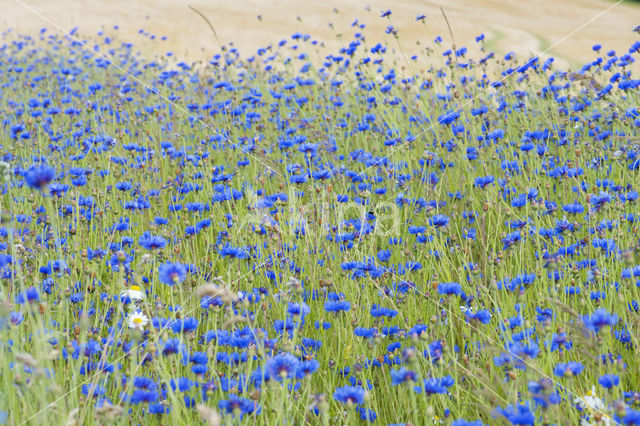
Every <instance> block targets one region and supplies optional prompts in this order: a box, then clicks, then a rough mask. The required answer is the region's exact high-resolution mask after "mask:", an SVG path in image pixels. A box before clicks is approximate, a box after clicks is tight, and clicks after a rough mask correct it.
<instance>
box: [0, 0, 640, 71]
mask: <svg viewBox="0 0 640 426" xmlns="http://www.w3.org/2000/svg"><path fill="white" fill-rule="evenodd" d="M0 4H2V15H1V17H0V25H1V27H2V29H3V30H7V29H10V28H11V29H13V30H14V31H17V32H29V33H32V34H36V33H37V31H38V30H39V29H40V28H43V27H46V28H48V29H49V30H50V31H59V30H64V31H68V30H70V29H71V28H73V27H76V26H77V27H79V32H78V34H79V35H81V36H82V37H87V36H92V35H95V34H96V33H97V32H98V31H99V30H104V32H105V34H108V35H116V34H117V37H118V38H119V39H121V40H126V41H129V42H132V43H134V45H135V46H137V47H138V48H139V50H140V51H141V52H143V54H145V55H151V56H153V55H162V54H164V53H166V52H169V51H171V52H174V53H175V54H176V55H177V56H178V57H179V58H183V59H186V60H189V61H198V60H208V59H209V58H211V56H212V54H213V53H215V52H217V51H218V50H219V48H218V46H217V43H216V42H215V40H214V38H213V36H212V33H211V31H210V30H209V28H208V27H207V24H206V23H205V22H204V21H203V20H202V18H201V17H199V16H198V15H197V14H195V13H194V12H193V11H192V10H190V9H189V7H188V5H192V6H194V7H195V8H197V9H198V10H200V11H202V13H203V14H205V15H206V16H207V17H208V18H209V19H210V21H211V22H212V23H213V25H214V27H215V30H216V32H217V34H218V37H219V39H220V40H221V41H222V42H223V43H228V42H231V41H233V42H234V44H235V45H236V46H237V47H238V48H239V50H240V51H241V52H242V53H243V54H244V55H249V54H252V53H255V51H256V49H258V48H259V47H265V46H267V45H269V44H270V43H272V44H276V43H277V42H278V41H280V40H281V39H283V38H285V37H288V36H290V35H291V34H292V33H294V32H296V31H300V32H303V33H308V34H310V35H311V36H312V37H313V38H314V39H317V40H319V41H322V42H324V44H325V46H326V48H327V49H328V50H327V51H326V53H333V52H335V49H336V48H338V47H339V46H340V45H341V44H342V43H348V42H349V41H350V40H351V37H352V36H353V33H354V32H355V31H356V30H358V31H361V32H362V33H363V34H364V35H365V36H366V38H367V41H368V42H378V41H385V40H386V42H387V43H388V45H389V47H390V48H396V49H397V48H398V45H397V43H396V42H395V41H394V40H393V38H392V36H390V35H387V34H385V33H384V30H385V28H386V26H387V25H389V23H391V24H393V25H394V27H395V28H396V29H398V31H399V35H400V37H401V43H402V46H403V49H404V50H405V51H406V52H407V53H408V54H413V53H416V51H417V50H418V49H419V48H420V47H419V46H417V45H416V41H420V43H421V45H420V46H424V45H425V44H430V43H431V42H432V40H433V38H434V37H435V36H436V35H441V36H442V37H443V38H444V39H445V43H446V44H449V43H450V41H451V36H450V34H449V30H448V29H447V26H446V23H445V20H444V18H443V16H442V13H441V12H440V9H439V8H440V7H443V8H444V10H445V12H446V15H447V17H448V19H449V21H450V24H451V27H452V30H453V36H454V38H455V40H454V41H455V42H456V45H457V46H458V47H460V46H469V47H470V48H471V47H473V45H475V41H474V39H475V37H476V36H477V35H479V34H480V33H484V34H485V36H486V42H487V49H491V50H495V51H496V52H498V53H506V52H509V51H514V52H516V53H517V54H518V55H519V56H520V57H522V58H524V57H525V56H529V55H534V54H538V53H541V52H543V51H545V50H547V49H549V48H550V47H551V49H550V50H549V54H551V55H552V56H554V57H556V59H557V61H558V63H559V64H561V65H563V66H565V67H566V66H571V67H572V68H574V69H575V67H577V66H578V65H581V64H583V63H585V62H586V61H589V60H592V59H594V58H595V55H594V53H593V52H592V50H591V46H592V45H594V44H596V43H601V44H602V45H603V46H604V48H605V49H606V50H609V49H614V50H616V51H617V52H618V53H623V52H626V50H627V49H628V47H629V45H630V44H631V43H632V42H633V41H634V40H636V39H637V37H638V35H637V34H635V33H633V32H632V29H633V28H634V27H635V26H636V25H640V7H639V6H638V5H636V4H634V3H629V2H626V1H625V2H623V3H621V4H619V5H617V6H615V7H613V8H611V9H610V10H608V11H607V12H605V13H603V14H602V15H601V16H599V17H598V18H596V19H595V20H594V21H593V22H591V23H589V24H586V25H585V23H587V22H588V21H589V20H591V19H593V18H594V17H596V16H598V15H599V14H600V13H602V12H604V11H605V10H606V9H607V8H610V7H611V6H614V5H615V4H616V3H615V2H613V1H606V0H565V1H557V0H529V1H524V0H448V1H438V2H436V1H425V0H386V1H384V0H374V1H368V0H362V1H360V0H340V1H338V0H334V1H331V0H330V1H325V0H323V1H318V0H313V1H308V0H307V1H305V0H269V1H266V0H227V1H221V0H210V1H203V0H189V1H187V2H185V1H180V0H108V1H107V0H1V1H0ZM389 8H390V9H391V10H392V11H393V14H392V15H391V21H390V22H389V20H387V19H383V18H381V17H380V12H381V11H382V10H383V9H389ZM418 14H425V15H426V16H427V25H426V27H425V25H423V24H422V23H420V22H416V19H415V18H416V16H417V15H418ZM258 15H261V16H262V22H260V21H259V20H258V19H257V16H258ZM355 19H358V21H359V23H363V24H366V28H365V29H363V30H360V29H357V28H354V27H352V26H351V23H352V22H353V21H354V20H355ZM114 25H118V26H119V29H118V30H114V29H113V27H114ZM582 25H584V27H583V28H582V29H579V30H577V29H578V28H579V27H581V26H582ZM140 30H143V32H142V33H140V32H139V31H140ZM575 30H577V31H576V32H575V33H573V34H572V35H570V36H569V34H571V33H572V32H574V31H575ZM340 34H342V37H340ZM150 35H155V36H156V39H155V40H153V41H152V40H151V39H150ZM161 36H166V37H167V40H165V41H160V40H159V39H160V37H161ZM567 36H568V37H567ZM565 37H567V38H566V39H564V38H565ZM563 39H564V40H563ZM556 43H557V44H556ZM552 46H553V47H552ZM542 56H543V57H546V56H548V55H542ZM634 68H635V69H637V64H634Z"/></svg>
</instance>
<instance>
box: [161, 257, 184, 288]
mask: <svg viewBox="0 0 640 426" xmlns="http://www.w3.org/2000/svg"><path fill="white" fill-rule="evenodd" d="M186 276H187V269H186V268H185V267H184V265H183V264H182V263H170V262H167V263H163V264H162V265H160V267H159V268H158V278H159V279H160V282H162V283H164V284H167V285H171V286H172V285H174V284H179V283H181V282H183V281H184V279H185V278H186Z"/></svg>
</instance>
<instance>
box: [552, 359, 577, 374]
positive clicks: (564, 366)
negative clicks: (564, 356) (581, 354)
mask: <svg viewBox="0 0 640 426" xmlns="http://www.w3.org/2000/svg"><path fill="white" fill-rule="evenodd" d="M583 370H584V365H582V363H580V362H576V361H571V362H567V363H560V364H557V365H556V367H555V368H554V369H553V374H555V375H556V376H559V377H571V376H576V375H578V374H580V373H581V372H582V371H583Z"/></svg>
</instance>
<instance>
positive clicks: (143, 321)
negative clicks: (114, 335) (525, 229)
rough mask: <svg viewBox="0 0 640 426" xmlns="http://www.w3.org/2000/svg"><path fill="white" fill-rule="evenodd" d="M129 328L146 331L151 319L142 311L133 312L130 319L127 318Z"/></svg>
mask: <svg viewBox="0 0 640 426" xmlns="http://www.w3.org/2000/svg"><path fill="white" fill-rule="evenodd" d="M127 323H128V324H129V328H136V329H138V330H144V328H145V327H146V325H147V324H149V318H148V317H147V316H146V315H145V314H143V313H142V312H140V311H135V312H131V314H130V315H129V318H127Z"/></svg>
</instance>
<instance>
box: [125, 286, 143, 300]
mask: <svg viewBox="0 0 640 426" xmlns="http://www.w3.org/2000/svg"><path fill="white" fill-rule="evenodd" d="M120 297H128V298H129V299H131V300H134V301H137V300H144V298H145V294H144V292H143V291H142V290H140V287H138V286H137V285H135V284H134V285H132V286H131V287H129V289H128V290H125V291H123V292H122V293H120Z"/></svg>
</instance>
